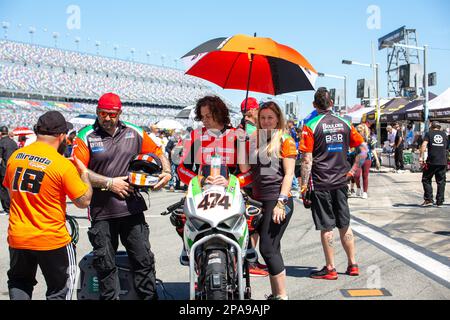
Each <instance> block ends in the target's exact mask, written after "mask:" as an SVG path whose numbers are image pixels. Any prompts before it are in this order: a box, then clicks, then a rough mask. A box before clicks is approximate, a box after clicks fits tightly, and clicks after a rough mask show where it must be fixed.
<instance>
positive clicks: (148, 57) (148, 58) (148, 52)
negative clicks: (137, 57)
mask: <svg viewBox="0 0 450 320" xmlns="http://www.w3.org/2000/svg"><path fill="white" fill-rule="evenodd" d="M150 55H151V52H150V51H147V63H148V64H149V63H150Z"/></svg>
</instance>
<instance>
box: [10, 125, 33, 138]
mask: <svg viewBox="0 0 450 320" xmlns="http://www.w3.org/2000/svg"><path fill="white" fill-rule="evenodd" d="M30 134H34V131H33V130H31V129H30V128H27V127H18V128H15V129H14V130H13V135H15V136H27V135H30Z"/></svg>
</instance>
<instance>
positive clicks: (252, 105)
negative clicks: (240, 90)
mask: <svg viewBox="0 0 450 320" xmlns="http://www.w3.org/2000/svg"><path fill="white" fill-rule="evenodd" d="M244 109H245V99H244V101H242V103H241V112H244ZM252 109H259V104H258V100H256V99H255V98H252V97H249V98H248V99H247V111H248V110H252Z"/></svg>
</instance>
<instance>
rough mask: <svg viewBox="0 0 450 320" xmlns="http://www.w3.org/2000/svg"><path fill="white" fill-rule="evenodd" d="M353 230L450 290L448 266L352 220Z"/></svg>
mask: <svg viewBox="0 0 450 320" xmlns="http://www.w3.org/2000/svg"><path fill="white" fill-rule="evenodd" d="M352 220H353V222H352V230H353V231H354V232H355V233H356V234H357V235H358V236H360V237H361V238H363V239H366V240H369V241H370V242H372V243H374V244H375V245H378V247H379V248H380V249H382V250H384V251H387V252H388V253H390V254H393V255H394V256H396V257H398V258H400V259H401V260H402V261H404V262H406V263H408V264H409V265H411V264H412V265H413V267H414V269H415V270H417V271H419V272H422V273H424V274H425V275H427V276H431V277H432V278H433V279H434V280H436V281H438V282H439V283H441V284H443V285H444V286H446V287H447V288H450V267H449V266H448V265H447V264H444V263H442V262H439V261H437V260H436V259H433V258H431V257H429V256H428V255H426V254H424V253H421V252H419V251H418V250H416V249H413V248H412V247H410V246H407V245H405V244H402V243H400V242H399V241H397V240H394V239H392V238H391V237H389V236H387V235H384V234H382V233H381V232H378V231H376V230H374V229H373V228H371V227H370V226H368V225H366V224H365V223H364V224H362V223H360V222H358V221H355V220H360V219H355V218H353V219H352Z"/></svg>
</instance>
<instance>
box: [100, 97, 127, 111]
mask: <svg viewBox="0 0 450 320" xmlns="http://www.w3.org/2000/svg"><path fill="white" fill-rule="evenodd" d="M98 108H99V109H105V110H114V111H119V110H121V109H122V102H121V101H120V97H119V96H118V95H117V94H114V93H106V94H104V95H103V96H102V97H101V98H100V100H98Z"/></svg>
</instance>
